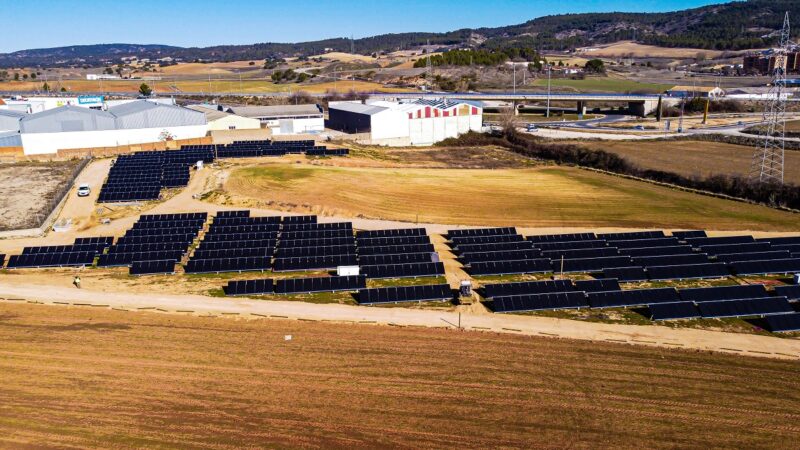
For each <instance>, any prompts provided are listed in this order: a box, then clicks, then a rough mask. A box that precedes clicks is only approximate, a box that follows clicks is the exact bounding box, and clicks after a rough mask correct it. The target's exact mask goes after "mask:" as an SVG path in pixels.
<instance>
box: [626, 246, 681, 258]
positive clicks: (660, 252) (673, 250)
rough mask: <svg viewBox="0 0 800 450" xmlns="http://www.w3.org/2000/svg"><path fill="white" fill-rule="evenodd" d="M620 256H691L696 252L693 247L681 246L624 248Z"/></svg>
mask: <svg viewBox="0 0 800 450" xmlns="http://www.w3.org/2000/svg"><path fill="white" fill-rule="evenodd" d="M619 252H620V254H623V255H629V256H632V257H637V256H667V255H689V254H691V253H693V252H694V250H693V249H692V246H691V245H679V246H675V247H642V248H622V249H620V250H619Z"/></svg>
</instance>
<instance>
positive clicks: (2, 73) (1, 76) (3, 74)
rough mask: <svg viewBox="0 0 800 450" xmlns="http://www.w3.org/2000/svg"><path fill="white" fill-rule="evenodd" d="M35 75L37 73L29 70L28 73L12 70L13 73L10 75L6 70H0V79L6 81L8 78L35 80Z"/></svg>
mask: <svg viewBox="0 0 800 450" xmlns="http://www.w3.org/2000/svg"><path fill="white" fill-rule="evenodd" d="M37 77H38V75H37V74H36V72H31V73H30V74H27V73H23V74H22V75H20V73H19V72H14V75H11V74H9V73H8V71H7V70H0V81H6V80H8V79H9V78H11V79H13V80H14V81H19V80H20V79H22V80H27V79H28V78H30V79H31V80H35V79H36V78H37Z"/></svg>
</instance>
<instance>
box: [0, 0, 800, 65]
mask: <svg viewBox="0 0 800 450" xmlns="http://www.w3.org/2000/svg"><path fill="white" fill-rule="evenodd" d="M786 11H789V14H790V16H791V17H795V18H797V17H800V2H797V1H796V0H751V1H747V2H732V3H725V4H719V5H711V6H705V7H701V8H695V9H687V10H683V11H674V12H666V13H625V12H612V13H587V14H563V15H555V16H545V17H539V18H537V19H533V20H530V21H528V22H525V23H522V24H518V25H510V26H505V27H498V28H477V29H461V30H455V31H450V32H446V33H425V32H420V33H398V34H383V35H379V36H372V37H367V38H362V39H357V40H355V42H354V43H353V44H354V46H355V50H356V52H357V53H360V54H371V53H375V52H383V51H386V52H391V51H396V50H401V49H409V48H416V47H419V46H421V45H424V44H426V43H430V45H434V46H445V47H473V48H482V49H489V50H491V49H498V48H507V47H530V48H534V49H540V50H566V49H572V48H576V47H582V46H589V45H596V44H608V43H612V42H617V41H620V40H634V41H636V42H638V43H642V44H649V45H657V46H662V47H690V48H702V49H712V50H742V49H748V48H760V47H765V46H768V45H770V44H772V43H773V40H774V38H770V37H767V35H768V34H769V33H770V32H771V31H774V30H775V29H777V28H778V27H780V26H781V24H782V21H783V14H784V12H786ZM795 30H797V28H795ZM798 34H799V33H798V32H797V31H794V35H795V36H798ZM350 47H351V42H350V40H349V39H346V38H332V39H325V40H319V41H312V42H302V43H259V44H251V45H219V46H213V47H202V48H199V47H192V48H180V47H171V46H166V45H137V44H101V45H83V46H70V47H58V48H50V49H34V50H22V51H18V52H13V53H6V54H0V67H21V66H37V65H41V66H69V65H90V66H98V65H104V64H107V63H108V62H116V61H118V60H119V58H120V57H122V56H126V55H136V56H139V57H140V58H161V57H165V56H171V57H173V58H182V59H183V60H184V61H197V60H207V61H236V60H262V59H269V58H283V57H288V56H311V55H316V54H320V53H324V52H326V51H327V50H328V49H333V50H334V51H342V52H349V51H350Z"/></svg>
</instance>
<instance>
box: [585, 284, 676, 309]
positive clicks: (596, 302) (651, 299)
mask: <svg viewBox="0 0 800 450" xmlns="http://www.w3.org/2000/svg"><path fill="white" fill-rule="evenodd" d="M587 296H588V298H589V305H591V307H592V308H614V307H622V306H641V305H652V304H655V303H676V302H679V301H681V299H680V298H679V297H678V291H676V290H675V289H674V288H656V289H635V290H630V291H609V292H589V293H588V294H587Z"/></svg>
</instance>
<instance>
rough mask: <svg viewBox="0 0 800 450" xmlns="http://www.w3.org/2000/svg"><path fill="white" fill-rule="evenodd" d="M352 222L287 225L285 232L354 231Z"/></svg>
mask: <svg viewBox="0 0 800 450" xmlns="http://www.w3.org/2000/svg"><path fill="white" fill-rule="evenodd" d="M352 229H353V223H352V222H332V223H285V224H283V226H282V230H283V231H286V232H288V231H324V230H352Z"/></svg>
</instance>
